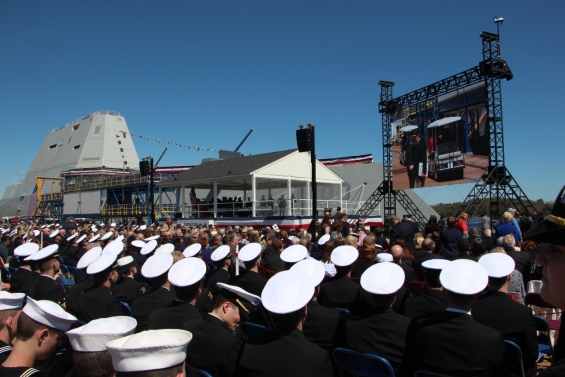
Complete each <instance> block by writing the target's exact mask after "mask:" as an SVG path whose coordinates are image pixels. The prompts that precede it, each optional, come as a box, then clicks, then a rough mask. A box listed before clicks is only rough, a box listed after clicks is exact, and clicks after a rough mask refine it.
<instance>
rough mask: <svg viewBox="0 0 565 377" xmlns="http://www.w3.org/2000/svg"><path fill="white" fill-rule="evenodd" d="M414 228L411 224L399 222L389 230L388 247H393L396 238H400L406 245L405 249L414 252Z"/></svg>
mask: <svg viewBox="0 0 565 377" xmlns="http://www.w3.org/2000/svg"><path fill="white" fill-rule="evenodd" d="M414 234H415V232H414V228H413V227H412V224H408V223H407V222H402V221H401V222H399V223H397V224H396V225H395V226H394V227H393V228H392V229H391V230H390V245H391V246H394V244H395V243H396V240H397V239H398V238H402V239H403V240H404V242H405V243H406V247H408V250H410V251H411V252H413V251H414V248H415V246H414Z"/></svg>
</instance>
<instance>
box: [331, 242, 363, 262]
mask: <svg viewBox="0 0 565 377" xmlns="http://www.w3.org/2000/svg"><path fill="white" fill-rule="evenodd" d="M357 258H359V251H357V249H356V248H354V247H353V246H349V245H343V246H338V247H336V248H335V249H334V250H333V251H332V255H331V260H332V263H333V264H334V265H336V266H341V267H345V266H351V265H352V264H353V262H355V261H356V260H357Z"/></svg>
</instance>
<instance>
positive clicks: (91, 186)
mask: <svg viewBox="0 0 565 377" xmlns="http://www.w3.org/2000/svg"><path fill="white" fill-rule="evenodd" d="M169 176H170V175H167V174H155V176H154V180H155V183H158V182H160V181H161V179H165V178H169ZM76 179H80V177H76ZM150 180H151V177H150V176H148V175H146V176H142V175H138V174H137V175H127V176H114V177H112V178H103V179H96V180H85V181H84V182H78V183H74V184H65V185H64V186H63V191H64V192H76V191H86V190H97V189H105V188H111V187H122V186H128V185H139V184H148V183H149V181H150Z"/></svg>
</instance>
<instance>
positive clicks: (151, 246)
mask: <svg viewBox="0 0 565 377" xmlns="http://www.w3.org/2000/svg"><path fill="white" fill-rule="evenodd" d="M156 247H157V241H155V240H151V241H149V242H147V243H146V244H145V246H143V247H142V248H141V251H140V252H139V253H140V254H141V255H146V254H149V253H150V252H152V251H153V250H155V248H156Z"/></svg>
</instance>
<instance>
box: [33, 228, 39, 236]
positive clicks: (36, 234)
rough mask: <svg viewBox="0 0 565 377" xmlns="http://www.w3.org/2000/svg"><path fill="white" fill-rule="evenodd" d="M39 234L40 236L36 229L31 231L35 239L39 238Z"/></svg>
mask: <svg viewBox="0 0 565 377" xmlns="http://www.w3.org/2000/svg"><path fill="white" fill-rule="evenodd" d="M40 234H41V232H40V231H39V230H37V229H34V230H33V235H34V236H36V237H37V236H39V235H40Z"/></svg>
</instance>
